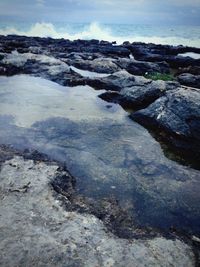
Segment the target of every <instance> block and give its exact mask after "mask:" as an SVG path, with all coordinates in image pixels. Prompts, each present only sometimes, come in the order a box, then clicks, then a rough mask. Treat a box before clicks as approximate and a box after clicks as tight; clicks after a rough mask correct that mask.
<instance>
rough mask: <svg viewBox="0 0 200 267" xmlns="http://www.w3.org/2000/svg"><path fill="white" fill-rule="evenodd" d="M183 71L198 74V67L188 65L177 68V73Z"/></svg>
mask: <svg viewBox="0 0 200 267" xmlns="http://www.w3.org/2000/svg"><path fill="white" fill-rule="evenodd" d="M183 73H190V74H193V75H200V67H198V66H188V67H187V68H179V69H178V70H177V73H176V74H177V75H180V74H183Z"/></svg>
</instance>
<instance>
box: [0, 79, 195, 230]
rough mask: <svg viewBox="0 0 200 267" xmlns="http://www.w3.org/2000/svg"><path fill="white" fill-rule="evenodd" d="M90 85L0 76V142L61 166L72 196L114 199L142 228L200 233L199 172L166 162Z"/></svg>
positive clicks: (144, 133) (134, 125)
mask: <svg viewBox="0 0 200 267" xmlns="http://www.w3.org/2000/svg"><path fill="white" fill-rule="evenodd" d="M98 94H99V91H95V90H93V89H92V88H90V87H88V86H78V87H73V88H68V87H63V86H60V85H58V84H56V83H53V82H50V81H47V80H44V79H41V78H35V77H30V76H26V75H20V76H14V77H0V142H1V144H11V145H13V146H15V147H17V148H34V149H37V150H38V151H39V152H43V153H46V154H48V155H49V156H50V157H51V158H53V159H56V160H59V161H62V162H65V163H66V165H67V167H68V169H69V171H70V172H71V173H72V175H74V177H76V179H77V183H76V187H77V188H76V189H77V192H79V193H80V194H83V195H85V196H88V197H91V198H93V199H94V200H95V199H99V198H103V197H111V196H113V197H115V198H116V199H117V200H118V201H119V203H120V205H121V207H122V208H126V209H128V211H129V212H130V213H131V215H133V217H134V219H135V221H136V222H137V223H138V224H139V225H141V226H151V227H159V228H161V229H163V230H168V229H169V228H170V227H172V226H173V227H175V228H178V229H179V230H182V231H184V230H185V231H187V232H191V233H194V234H197V235H198V234H200V225H199V220H200V208H199V201H200V195H199V191H200V180H199V177H200V172H199V171H197V170H193V169H190V168H188V167H185V166H182V165H179V164H178V163H176V162H174V161H171V160H169V159H167V158H166V157H165V155H164V153H163V151H162V149H161V147H160V144H159V143H158V142H157V141H156V140H155V139H154V138H152V136H151V135H150V134H149V133H148V131H147V130H145V129H144V128H143V127H142V126H140V125H138V124H137V123H135V122H134V121H132V120H131V119H129V118H128V113H126V112H125V111H124V110H123V109H122V108H121V107H120V106H119V105H116V104H110V103H107V102H104V101H103V100H101V99H99V98H98V97H97V95H98Z"/></svg>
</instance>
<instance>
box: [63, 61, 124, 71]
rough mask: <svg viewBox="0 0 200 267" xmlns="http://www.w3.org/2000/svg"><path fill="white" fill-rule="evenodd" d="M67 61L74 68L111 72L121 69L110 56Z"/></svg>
mask: <svg viewBox="0 0 200 267" xmlns="http://www.w3.org/2000/svg"><path fill="white" fill-rule="evenodd" d="M68 63H70V65H72V66H74V67H76V68H79V69H83V70H89V71H92V72H97V73H109V74H111V73H114V72H116V71H119V70H121V68H120V67H119V66H117V64H115V61H114V60H113V59H111V58H96V59H94V60H82V59H79V60H71V61H68Z"/></svg>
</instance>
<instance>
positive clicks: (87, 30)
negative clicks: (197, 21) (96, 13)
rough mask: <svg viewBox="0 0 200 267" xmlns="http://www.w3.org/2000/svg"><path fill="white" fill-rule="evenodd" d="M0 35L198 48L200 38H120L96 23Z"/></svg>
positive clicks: (47, 26)
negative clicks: (72, 28) (80, 28)
mask: <svg viewBox="0 0 200 267" xmlns="http://www.w3.org/2000/svg"><path fill="white" fill-rule="evenodd" d="M0 34H1V35H9V34H16V35H25V36H37V37H52V38H65V39H69V40H76V39H84V40H89V39H98V40H106V41H110V42H112V41H116V42H117V44H122V43H123V42H124V41H129V42H145V43H155V44H170V45H188V46H194V47H200V38H199V37H197V38H192V39H191V38H188V37H187V38H186V37H182V36H181V37H180V36H176V33H172V36H156V35H155V36H145V34H143V33H142V32H141V34H138V33H135V34H134V33H133V31H131V32H130V33H128V32H126V33H123V34H121V35H120V36H119V35H117V34H116V33H115V34H114V33H113V31H112V28H111V27H108V26H104V25H100V24H98V23H96V22H93V23H91V24H89V25H87V26H86V27H84V29H82V30H80V31H78V32H77V31H76V32H73V33H71V31H67V29H66V30H65V29H64V28H62V29H58V28H57V27H55V25H53V24H52V23H44V22H41V23H39V22H38V23H35V24H34V25H32V26H31V27H30V28H29V29H28V30H19V29H18V28H17V27H13V26H12V27H11V26H9V27H6V28H0Z"/></svg>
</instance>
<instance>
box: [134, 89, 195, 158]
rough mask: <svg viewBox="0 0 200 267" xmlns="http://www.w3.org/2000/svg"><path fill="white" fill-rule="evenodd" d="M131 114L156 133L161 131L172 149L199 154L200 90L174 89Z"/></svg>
mask: <svg viewBox="0 0 200 267" xmlns="http://www.w3.org/2000/svg"><path fill="white" fill-rule="evenodd" d="M131 117H132V118H133V119H134V120H135V121H137V122H139V123H140V124H142V125H144V126H146V127H147V128H152V129H154V130H155V131H157V132H162V131H164V132H165V133H166V134H165V135H163V138H164V139H165V141H167V142H170V143H171V144H172V145H173V146H175V147H176V148H180V149H183V150H185V151H187V152H188V153H190V154H193V156H194V155H196V157H197V158H199V157H200V91H199V90H198V89H192V88H182V87H180V88H178V89H177V90H170V91H167V92H166V94H165V95H164V96H163V97H161V98H159V99H158V100H156V101H155V102H154V103H153V104H151V105H150V106H149V107H147V108H146V109H143V110H139V111H137V112H135V113H134V112H133V113H132V114H131Z"/></svg>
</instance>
